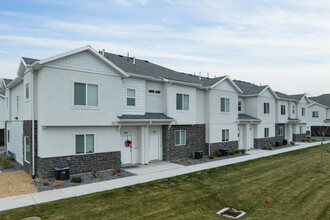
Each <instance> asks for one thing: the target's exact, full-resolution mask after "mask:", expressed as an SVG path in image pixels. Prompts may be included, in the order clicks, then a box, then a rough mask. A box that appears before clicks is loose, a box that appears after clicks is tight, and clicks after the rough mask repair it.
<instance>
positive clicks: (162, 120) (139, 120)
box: [118, 119, 174, 123]
mask: <svg viewBox="0 0 330 220" xmlns="http://www.w3.org/2000/svg"><path fill="white" fill-rule="evenodd" d="M172 121H174V119H119V120H118V123H121V122H172Z"/></svg>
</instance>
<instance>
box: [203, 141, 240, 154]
mask: <svg viewBox="0 0 330 220" xmlns="http://www.w3.org/2000/svg"><path fill="white" fill-rule="evenodd" d="M206 147H207V149H208V147H209V144H206ZM222 148H224V149H229V152H231V151H233V150H236V149H238V141H227V142H219V143H211V146H210V149H211V155H213V154H214V153H215V152H217V151H219V150H220V149H222Z"/></svg>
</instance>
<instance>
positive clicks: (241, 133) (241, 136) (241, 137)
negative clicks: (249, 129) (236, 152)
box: [237, 125, 246, 149]
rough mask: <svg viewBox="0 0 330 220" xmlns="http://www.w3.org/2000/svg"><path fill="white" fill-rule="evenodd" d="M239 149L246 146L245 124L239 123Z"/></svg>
mask: <svg viewBox="0 0 330 220" xmlns="http://www.w3.org/2000/svg"><path fill="white" fill-rule="evenodd" d="M237 135H238V149H243V148H245V147H246V146H244V126H243V125H239V126H238V134H237Z"/></svg>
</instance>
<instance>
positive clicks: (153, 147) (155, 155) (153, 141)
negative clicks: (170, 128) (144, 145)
mask: <svg viewBox="0 0 330 220" xmlns="http://www.w3.org/2000/svg"><path fill="white" fill-rule="evenodd" d="M150 160H159V134H150Z"/></svg>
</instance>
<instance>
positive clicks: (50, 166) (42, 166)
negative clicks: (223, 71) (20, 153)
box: [37, 151, 121, 178]
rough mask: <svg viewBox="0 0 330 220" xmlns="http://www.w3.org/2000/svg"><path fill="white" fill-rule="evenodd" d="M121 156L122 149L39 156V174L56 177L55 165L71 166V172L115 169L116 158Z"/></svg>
mask: <svg viewBox="0 0 330 220" xmlns="http://www.w3.org/2000/svg"><path fill="white" fill-rule="evenodd" d="M120 157H121V152H120V151H115V152H105V153H95V154H84V155H70V156H62V157H50V158H40V157H38V158H37V175H38V176H40V177H42V178H46V177H54V174H55V167H56V166H58V165H65V166H69V168H70V174H76V173H86V172H92V171H99V170H107V169H114V168H115V163H116V160H117V159H119V158H120Z"/></svg>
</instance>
